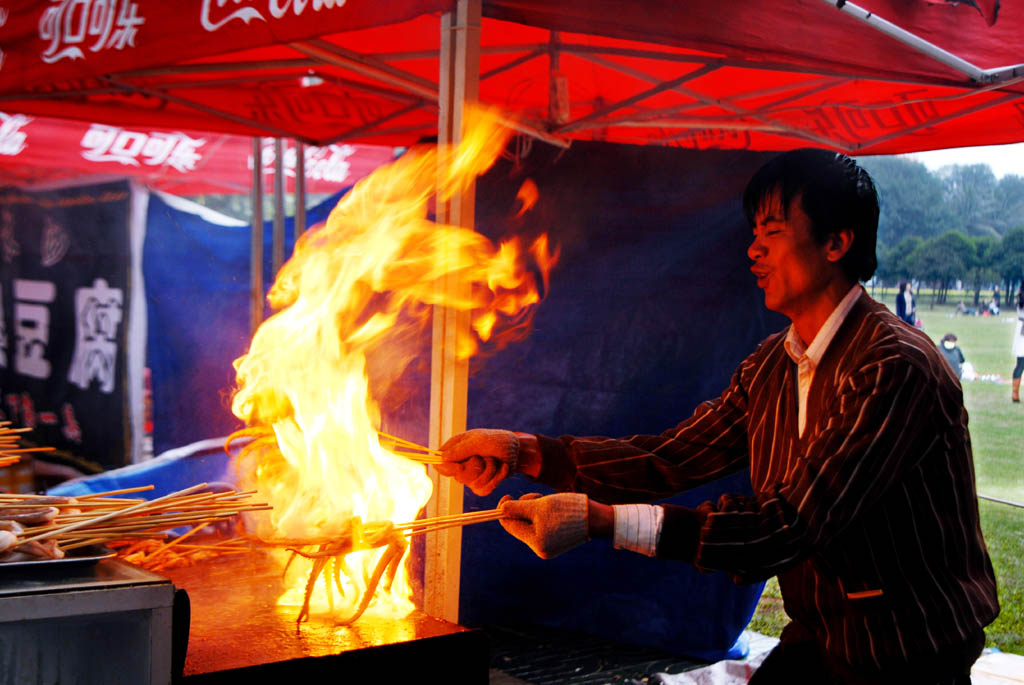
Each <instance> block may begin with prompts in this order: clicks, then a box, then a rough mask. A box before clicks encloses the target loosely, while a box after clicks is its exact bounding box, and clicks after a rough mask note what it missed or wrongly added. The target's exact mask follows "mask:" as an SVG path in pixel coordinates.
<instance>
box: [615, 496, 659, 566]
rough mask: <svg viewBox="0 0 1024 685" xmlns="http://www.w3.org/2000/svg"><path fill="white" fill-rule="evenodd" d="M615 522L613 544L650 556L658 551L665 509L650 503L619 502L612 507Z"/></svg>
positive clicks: (616, 546)
mask: <svg viewBox="0 0 1024 685" xmlns="http://www.w3.org/2000/svg"><path fill="white" fill-rule="evenodd" d="M612 513H613V514H614V516H615V524H614V529H613V534H612V545H613V546H614V547H615V549H628V550H632V551H633V552H638V553H640V554H644V555H646V556H649V557H653V556H654V555H655V554H656V553H657V551H658V540H659V539H660V538H661V523H662V521H664V520H665V510H664V509H662V508H661V507H657V506H653V505H650V504H617V505H615V506H613V507H612Z"/></svg>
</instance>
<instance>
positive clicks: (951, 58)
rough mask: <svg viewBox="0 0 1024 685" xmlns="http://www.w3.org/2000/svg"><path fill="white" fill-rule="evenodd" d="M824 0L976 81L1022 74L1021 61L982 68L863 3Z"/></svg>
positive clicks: (987, 81)
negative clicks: (869, 9)
mask: <svg viewBox="0 0 1024 685" xmlns="http://www.w3.org/2000/svg"><path fill="white" fill-rule="evenodd" d="M823 1H824V2H825V3H826V4H828V5H834V6H835V8H836V9H838V10H839V11H840V12H842V13H844V14H848V15H849V16H851V17H853V18H854V19H857V20H859V21H862V22H864V23H865V24H867V25H868V26H870V27H871V28H873V29H875V30H876V31H880V32H881V33H884V34H885V35H887V36H889V37H891V38H893V39H894V40H897V41H899V42H900V43H903V44H904V45H906V46H908V47H910V48H912V49H914V50H917V51H918V52H920V53H922V54H924V55H927V56H929V57H931V58H932V59H934V60H936V61H937V62H941V63H942V64H945V65H946V66H948V67H950V68H952V69H955V70H956V71H959V72H961V73H962V74H965V75H966V76H967V77H968V78H970V79H971V80H972V81H975V82H977V83H1001V82H1003V81H1008V80H1010V79H1013V78H1017V77H1018V76H1021V75H1024V64H1015V65H1012V66H1006V67H997V68H994V69H982V68H980V67H977V66H975V65H974V64H971V63H970V62H968V61H967V60H965V59H963V58H961V57H958V56H956V55H954V54H953V53H952V52H949V51H948V50H945V49H943V48H940V47H939V46H938V45H935V44H934V43H930V42H928V41H926V40H925V39H923V38H921V37H920V36H918V35H917V34H914V33H911V32H910V31H907V30H906V29H904V28H900V27H899V26H897V25H896V24H893V23H892V22H891V21H888V20H886V19H883V18H882V17H880V16H878V15H877V14H874V13H873V12H869V11H868V10H866V9H864V8H863V7H859V6H857V5H855V4H853V3H852V2H847V1H846V0H823Z"/></svg>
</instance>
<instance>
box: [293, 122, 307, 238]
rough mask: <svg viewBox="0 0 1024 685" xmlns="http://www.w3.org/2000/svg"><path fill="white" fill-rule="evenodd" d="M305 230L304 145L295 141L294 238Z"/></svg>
mask: <svg viewBox="0 0 1024 685" xmlns="http://www.w3.org/2000/svg"><path fill="white" fill-rule="evenodd" d="M305 232H306V145H305V144H304V143H303V142H302V141H301V140H296V141H295V240H296V241H298V240H299V236H300V235H302V234H303V233H305Z"/></svg>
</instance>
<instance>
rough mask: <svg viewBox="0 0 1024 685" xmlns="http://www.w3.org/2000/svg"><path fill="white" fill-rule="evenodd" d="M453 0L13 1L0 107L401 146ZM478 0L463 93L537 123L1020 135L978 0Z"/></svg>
mask: <svg viewBox="0 0 1024 685" xmlns="http://www.w3.org/2000/svg"><path fill="white" fill-rule="evenodd" d="M454 5H455V2H454V0H403V1H401V2H398V1H394V2H387V3H377V2H370V1H369V0H348V1H347V2H345V1H343V0H342V1H337V0H333V1H332V0H293V1H291V2H280V1H279V0H248V1H245V2H243V1H241V0H235V1H233V2H226V1H225V0H188V1H187V2H175V3H166V2H154V1H148V2H147V1H146V0H134V1H132V0H113V1H109V0H108V1H105V2H99V1H97V0H22V1H21V2H14V3H7V4H6V7H7V9H6V12H5V19H6V21H5V22H4V24H3V26H2V28H0V48H2V50H3V63H2V67H0V110H3V111H9V112H22V113H29V114H35V115H42V116H59V117H65V118H74V119H80V120H86V121H103V122H107V123H114V124H120V125H132V126H150V127H156V128H169V127H186V128H191V129H194V130H208V131H224V132H231V133H241V134H247V135H272V136H278V137H294V138H296V139H298V140H301V141H303V142H306V143H310V144H327V143H331V142H337V141H346V142H353V141H358V142H369V143H377V144H384V145H407V144H409V143H410V142H413V141H415V140H417V139H418V138H420V137H422V136H430V135H434V134H435V132H436V131H437V112H436V110H437V108H438V103H439V101H440V99H441V96H440V95H439V93H440V92H441V91H442V89H443V85H441V84H440V83H439V81H440V79H439V78H438V74H439V71H440V67H439V58H438V55H439V44H440V41H441V38H440V36H441V31H440V30H439V23H440V21H441V19H440V15H441V14H442V13H443V12H446V11H448V10H450V9H452V7H453V6H454ZM981 10H982V11H979V9H978V8H977V3H975V2H970V3H967V2H963V3H959V4H957V3H950V2H941V1H940V0H932V1H930V2H929V1H927V0H860V2H859V3H858V5H857V6H855V5H853V4H852V3H845V2H843V1H842V0H838V1H829V0H796V1H793V2H786V3H779V2H776V1H774V0H749V1H747V2H743V3H729V4H723V3H721V2H719V1H717V0H693V1H689V2H685V3H680V2H674V1H671V0H656V1H653V2H644V3H639V4H638V3H626V2H621V0H620V1H615V0H605V1H602V2H593V1H592V0H569V1H567V2H561V3H547V2H539V1H537V0H484V1H483V3H482V9H481V12H482V16H483V18H482V20H481V21H480V22H479V27H480V31H479V36H480V40H479V62H480V67H479V72H478V73H479V99H480V100H483V101H485V102H488V103H493V104H496V105H499V106H502V107H504V108H506V109H508V110H509V111H510V112H511V113H513V114H514V115H515V117H517V118H518V119H519V121H520V128H521V129H523V130H526V131H532V132H534V133H535V134H536V135H538V136H541V137H544V138H545V139H547V140H549V141H552V142H562V143H564V142H565V141H568V140H569V139H573V138H578V139H600V140H609V141H615V142H624V143H646V144H661V145H679V146H686V147H698V148H701V147H717V148H750V149H762V150H770V149H783V148H789V147H794V146H803V145H809V144H810V145H820V146H827V147H832V148H835V149H841V150H844V151H847V152H851V153H856V154H889V153H896V152H909V151H917V150H925V149H935V148H941V147H956V146H965V145H983V144H993V143H1009V142H1016V141H1019V140H1021V139H1022V138H1024V135H1022V130H1024V129H1022V126H1021V124H1022V122H1024V84H1021V82H1020V79H1021V78H1022V77H1024V67H1022V65H1021V63H1022V62H1024V55H1022V53H1024V49H1022V44H1021V41H1020V36H1021V35H1022V34H1024V16H1022V15H1019V14H1015V8H1014V7H1008V8H1006V9H1004V10H1003V11H1002V12H997V10H998V3H997V2H995V1H994V0H987V1H986V0H982V2H981Z"/></svg>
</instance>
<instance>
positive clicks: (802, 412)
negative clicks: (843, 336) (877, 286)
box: [783, 285, 861, 437]
mask: <svg viewBox="0 0 1024 685" xmlns="http://www.w3.org/2000/svg"><path fill="white" fill-rule="evenodd" d="M860 293H861V287H860V286H859V285H855V286H853V287H852V288H850V292H848V293H846V295H845V296H844V297H843V299H842V300H840V301H839V304H838V305H836V308H835V309H833V310H832V313H831V314H829V316H828V318H827V319H825V323H824V324H822V326H821V328H820V329H819V330H818V333H817V334H816V335H815V336H814V340H812V341H811V344H810V345H805V344H804V341H803V340H801V339H800V336H799V335H797V332H796V327H794V326H792V325H791V326H790V327H789V332H788V333H787V334H786V340H785V342H783V347H785V348H786V354H788V355H789V358H790V359H792V360H793V363H795V364H796V369H797V374H796V383H797V397H798V398H799V402H798V410H797V417H798V418H797V425H798V426H799V429H800V436H801V437H803V434H804V428H806V427H807V393H808V391H809V390H810V387H811V381H812V380H814V370H815V369H817V368H818V364H820V363H821V358H822V357H823V356H825V350H827V349H828V346H829V343H831V342H832V338H834V337H836V331H838V330H839V327H840V326H841V325H842V324H843V321H845V320H846V316H847V315H848V314H849V313H850V310H851V309H853V303H854V302H856V301H857V298H858V297H860Z"/></svg>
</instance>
